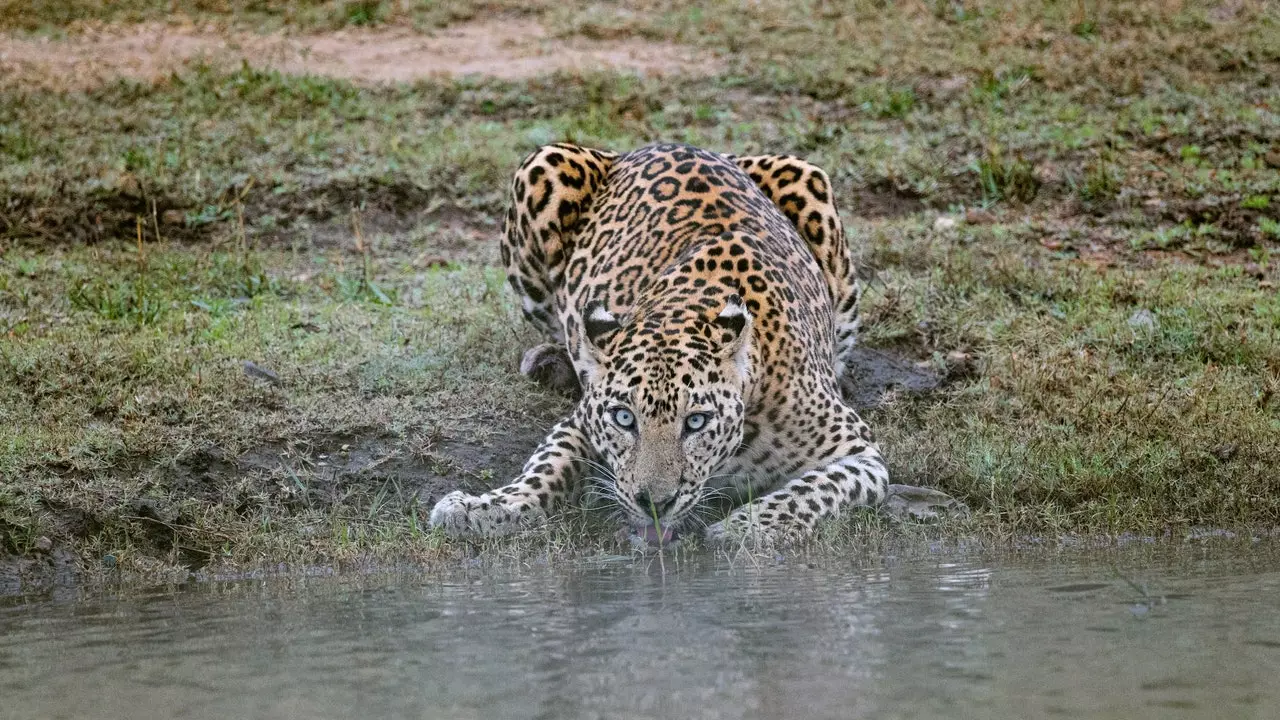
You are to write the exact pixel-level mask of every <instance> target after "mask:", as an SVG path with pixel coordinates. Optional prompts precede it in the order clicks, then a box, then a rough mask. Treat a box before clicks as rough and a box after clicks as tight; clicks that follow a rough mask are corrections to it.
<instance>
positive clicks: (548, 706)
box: [0, 543, 1280, 720]
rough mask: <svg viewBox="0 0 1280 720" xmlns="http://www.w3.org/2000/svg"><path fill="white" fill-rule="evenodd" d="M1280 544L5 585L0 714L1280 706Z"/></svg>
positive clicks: (1011, 712)
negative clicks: (86, 588)
mask: <svg viewBox="0 0 1280 720" xmlns="http://www.w3.org/2000/svg"><path fill="white" fill-rule="evenodd" d="M1278 559H1280V554H1278V553H1277V552H1276V548H1273V547H1271V546H1269V545H1268V544H1266V543H1260V544H1256V545H1253V546H1250V545H1249V544H1247V543H1243V544H1235V543H1231V544H1228V545H1226V546H1217V547H1208V548H1204V547H1197V548H1186V547H1183V548H1175V549H1165V548H1159V547H1135V548H1130V549H1128V550H1121V551H1108V552H1105V553H1093V554H1090V553H1086V552H1083V551H1073V552H1070V553H1056V554H1047V553H1039V554H1035V555H1030V556H1026V555H1014V554H1005V555H1002V556H983V555H959V556H956V555H948V556H936V557H934V556H929V555H928V554H927V553H926V554H925V556H924V557H914V558H888V559H884V560H878V561H873V562H866V561H863V562H861V563H859V562H855V561H839V560H826V561H818V562H816V563H815V564H813V565H812V566H811V565H810V564H807V563H805V562H801V561H797V560H787V561H783V562H769V563H765V564H763V565H747V564H744V563H738V564H735V565H730V564H727V563H724V562H721V561H714V560H701V561H695V562H692V563H684V564H682V565H681V566H679V567H673V566H672V565H671V564H670V563H668V564H667V565H666V567H665V568H663V567H662V566H660V565H658V564H657V563H647V562H646V563H620V564H604V565H594V566H586V567H582V568H578V569H574V570H555V571H553V570H546V569H542V570H532V571H525V572H522V573H520V574H511V573H507V574H496V573H492V572H474V571H473V572H471V573H470V574H467V575H462V574H460V575H458V576H456V577H453V578H450V579H449V580H448V581H443V582H442V581H441V580H440V579H439V578H438V577H426V576H412V575H409V576H405V575H400V576H381V577H363V578H337V579H334V578H328V579H311V580H293V581H280V580H276V581H267V582H261V581H259V582H238V583H205V584H200V585H196V586H193V587H189V588H184V589H180V590H173V589H171V590H167V591H164V592H157V591H151V592H148V593H145V594H138V593H136V592H135V593H130V594H127V595H126V594H122V595H121V596H119V597H105V598H98V599H92V600H83V601H78V602H63V603H44V604H23V605H13V604H10V606H8V607H4V608H0V717H3V718H88V717H92V718H146V717H156V718H218V719H220V720H222V719H227V718H292V717H298V718H308V719H313V720H322V719H324V718H392V717H413V718H435V717H439V718H560V717H566V718H591V717H625V718H628V719H639V718H663V719H664V720H672V719H675V718H858V717H875V718H979V717H981V718H1038V717H1068V718H1073V717H1076V718H1078V717H1090V718H1094V717H1096V718H1146V717H1150V718H1183V717H1188V718H1189V717H1214V718H1275V717H1280V612H1277V611H1278V610H1280V563H1278V562H1277V560H1278Z"/></svg>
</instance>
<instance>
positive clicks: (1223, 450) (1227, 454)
mask: <svg viewBox="0 0 1280 720" xmlns="http://www.w3.org/2000/svg"><path fill="white" fill-rule="evenodd" d="M1237 450H1238V448H1237V447H1236V446H1235V445H1233V444H1231V443H1227V444H1226V445H1219V446H1217V447H1215V448H1214V449H1213V451H1212V452H1213V456H1214V457H1216V458H1218V459H1219V460H1221V461H1222V462H1227V461H1228V460H1230V459H1231V458H1233V457H1235V456H1236V451H1237Z"/></svg>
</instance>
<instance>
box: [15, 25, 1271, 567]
mask: <svg viewBox="0 0 1280 720" xmlns="http://www.w3.org/2000/svg"><path fill="white" fill-rule="evenodd" d="M169 6H170V4H169V3H148V2H134V3H111V4H102V3H83V4H80V5H76V6H75V7H74V10H68V9H67V8H69V7H71V6H69V5H68V4H66V3H48V4H46V5H41V4H39V3H37V4H35V5H32V4H29V3H23V4H21V5H17V4H12V5H0V25H4V26H5V27H8V28H9V29H10V31H11V32H22V33H39V34H46V35H51V36H54V37H63V36H69V37H71V38H72V40H74V37H75V34H76V32H78V31H79V30H78V28H80V25H68V23H69V22H70V21H72V20H77V19H79V20H85V19H88V20H105V21H112V22H134V21H143V20H155V19H157V18H163V17H164V16H165V14H166V13H167V12H168V8H169ZM258 6H259V4H257V3H222V4H216V3H209V4H208V6H207V7H206V6H204V5H201V8H202V9H201V10H200V13H199V14H198V15H197V19H199V20H201V21H209V22H216V23H221V24H223V25H228V26H243V27H250V26H252V27H269V28H280V27H283V28H285V29H289V28H298V29H305V30H308V31H316V30H320V29H325V28H329V27H333V26H334V25H335V24H336V25H343V24H346V25H350V24H357V25H362V24H364V25H367V24H372V25H376V24H378V23H400V24H413V25H417V26H419V27H428V26H438V25H442V24H448V23H450V22H457V21H460V20H475V19H481V18H485V17H491V16H492V15H493V14H495V13H499V12H508V11H515V10H517V9H518V10H519V11H520V12H522V13H524V14H526V15H532V16H535V17H537V18H539V19H540V21H541V22H542V23H543V24H544V25H545V26H547V27H548V28H550V29H551V30H552V31H553V32H554V33H558V34H560V35H562V36H565V37H568V36H573V35H582V36H588V37H592V38H597V39H599V38H604V39H608V38H611V37H635V36H641V37H645V38H652V39H655V40H663V41H674V42H679V43H684V44H689V45H694V46H698V47H701V48H704V49H707V50H709V51H714V52H716V53H717V54H718V55H719V57H721V58H722V60H723V62H724V65H723V70H722V71H721V72H720V73H719V74H717V75H715V76H713V77H698V78H694V77H692V76H691V77H688V78H683V79H681V78H665V79H658V78H640V77H634V76H629V75H624V74H612V73H607V72H606V73H599V74H588V75H582V74H560V75H556V76H551V77H544V78H539V79H534V80H530V81H527V82H507V81H497V80H488V79H485V78H479V77H473V78H465V79H459V80H442V79H434V80H422V81H419V82H415V83H412V84H404V85H397V86H365V85H359V84H353V83H350V82H346V81H341V80H334V79H328V78H323V77H298V76H288V75H282V74H278V73H276V72H273V71H271V70H270V69H264V68H253V67H248V66H246V67H244V68H242V69H240V70H239V71H225V70H218V69H214V68H211V67H202V66H200V65H198V64H193V65H191V66H189V67H187V68H185V69H184V70H183V71H182V72H179V73H176V74H175V75H174V76H173V77H171V78H168V79H166V80H163V81H160V82H155V83H138V82H131V81H126V80H121V81H118V82H114V83H109V84H107V85H104V86H101V87H95V88H92V89H89V90H83V91H80V90H77V91H56V90H50V89H47V88H44V87H43V86H42V87H31V86H27V85H25V84H24V83H22V82H21V81H19V80H10V81H8V82H0V198H2V201H0V253H2V256H0V417H3V418H4V419H5V421H4V423H3V424H2V425H0V554H19V555H28V556H36V555H39V554H40V553H42V552H47V551H48V550H49V549H50V545H52V546H53V547H54V548H63V549H67V550H69V551H70V552H71V553H72V554H73V556H74V557H75V558H77V561H78V562H80V563H82V564H83V566H84V567H87V568H97V567H100V566H101V564H102V563H103V562H104V559H106V562H108V564H110V565H113V566H114V567H120V568H126V569H132V570H139V571H148V570H155V569H157V568H159V569H164V568H175V567H178V568H183V567H193V566H211V565H212V566H218V567H237V566H239V567H246V566H253V565H257V564H261V563H268V562H275V561H280V560H289V561H292V562H300V563H332V562H339V561H346V560H352V559H354V558H358V557H370V556H382V557H407V558H411V559H414V560H415V561H418V562H426V563H432V562H438V561H439V562H446V561H452V559H454V558H456V557H458V556H459V555H461V554H465V553H468V552H471V551H472V550H473V548H470V547H467V546H464V545H462V544H455V543H449V542H447V541H444V540H442V539H441V538H440V537H438V536H435V535H433V534H432V533H430V532H428V531H427V530H426V528H425V522H424V521H425V515H426V513H427V512H428V511H429V508H430V502H431V500H432V499H433V498H434V497H437V496H438V495H439V493H440V492H442V491H443V490H444V489H446V488H449V487H454V486H457V485H460V484H461V485H466V486H470V487H476V488H478V487H484V486H488V485H493V484H497V483H499V482H500V481H502V480H504V479H506V476H507V475H509V474H510V473H511V472H513V471H514V469H515V468H516V467H518V465H519V463H520V460H521V459H522V455H523V454H524V453H525V452H527V451H528V450H529V449H530V448H531V447H532V446H533V444H534V443H536V441H537V438H538V436H539V434H540V433H541V431H542V430H543V429H545V428H546V427H548V426H549V425H550V424H551V423H552V422H553V421H554V419H555V418H556V417H557V416H558V415H560V414H561V413H563V412H564V411H565V410H566V409H567V407H568V404H567V401H566V400H565V399H563V398H560V397H557V396H554V395H550V394H548V393H546V392H543V391H541V390H539V389H538V388H537V387H535V386H533V385H532V384H530V383H528V382H527V381H525V380H524V379H523V378H521V377H520V376H519V374H518V373H517V372H516V367H515V366H516V360H517V358H518V357H519V352H520V351H521V350H522V349H523V348H524V347H525V346H527V345H528V344H529V343H531V342H533V341H534V340H535V338H534V337H533V336H532V335H531V334H530V333H529V331H528V330H527V329H526V328H524V327H523V326H522V324H521V322H520V319H519V315H518V312H517V311H516V310H515V308H514V306H513V304H512V302H511V298H510V296H509V295H508V294H507V292H506V291H505V289H504V287H503V279H502V277H501V273H500V271H499V270H497V269H496V268H495V262H496V236H497V219H498V218H499V217H500V212H501V210H502V205H503V202H504V200H505V198H504V197H503V192H504V188H505V182H506V179H507V177H508V176H509V174H510V172H511V171H512V169H513V168H514V167H515V166H516V164H517V163H518V162H519V160H520V158H521V157H522V156H523V154H525V153H526V152H528V151H529V150H531V149H532V148H534V147H535V146H537V145H539V144H542V143H546V142H549V141H553V140H560V139H567V140H572V141H576V142H581V143H586V144H595V145H599V146H604V147H610V148H615V149H626V148H630V147H634V146H637V145H640V144H643V143H646V142H649V141H654V140H658V139H669V140H678V141H684V142H689V143H693V144H698V145H702V146H706V147H709V148H713V149H718V150H723V151H729V152H738V153H748V152H762V151H767V152H789V153H795V154H799V155H803V156H806V157H808V158H810V159H812V160H814V161H815V162H817V163H819V164H821V165H822V166H824V167H825V168H826V169H827V170H828V171H829V172H830V173H831V175H832V177H833V180H834V182H835V184H836V188H837V191H838V196H837V197H838V198H839V199H840V201H841V206H842V211H843V212H844V213H845V219H846V223H847V224H848V227H849V229H850V231H851V232H850V235H851V237H852V238H853V241H854V242H855V244H856V249H857V251H858V252H859V253H860V254H861V256H862V259H863V262H864V264H865V267H866V268H867V271H866V272H867V276H868V279H869V283H868V286H869V292H868V295H867V299H866V328H867V329H866V334H865V340H864V342H865V343H866V344H867V345H868V346H872V347H876V348H882V349H889V350H892V351H894V352H896V353H899V354H901V355H905V356H907V357H910V358H912V359H913V360H915V361H919V362H922V363H927V364H930V365H931V366H932V368H933V369H934V370H935V371H937V372H938V373H940V374H941V375H943V376H945V377H946V378H947V382H946V384H945V385H944V386H943V387H942V388H941V389H939V390H937V391H934V392H932V393H928V394H923V395H911V394H906V393H899V394H890V396H888V397H886V398H885V399H884V402H883V403H881V404H880V406H879V407H877V408H875V409H873V410H871V411H869V412H868V413H867V415H868V416H869V420H870V422H871V423H872V426H873V427H874V428H875V429H876V430H877V432H878V435H879V437H880V439H881V443H882V446H883V448H884V450H885V453H886V455H887V458H888V461H889V463H890V466H891V471H892V472H893V474H894V476H895V480H896V481H898V482H907V483H911V484H917V485H931V486H935V487H938V488H940V489H942V490H945V491H947V492H949V493H952V494H954V495H955V496H957V497H958V498H960V499H962V500H964V501H965V502H966V503H968V504H969V505H970V506H971V507H972V508H973V510H974V514H973V516H972V517H971V518H970V519H969V520H967V521H964V522H963V523H959V524H957V525H956V526H954V527H953V528H952V531H954V532H963V533H982V534H986V535H991V536H996V537H1017V536H1022V535H1026V534H1039V535H1055V534H1117V533H1123V532H1138V533H1152V534H1162V533H1165V532H1168V531H1173V532H1175V533H1177V532H1180V531H1182V530H1183V529H1186V528H1189V527H1191V526H1197V525H1212V526H1219V527H1237V526H1268V527H1269V526H1271V525H1273V524H1275V523H1276V522H1277V520H1280V397H1278V395H1280V291H1278V290H1277V285H1278V284H1280V221H1278V220H1277V218H1278V217H1280V210H1278V209H1280V169H1278V168H1280V107H1277V105H1276V97H1277V87H1276V84H1275V82H1276V80H1275V79H1276V78H1277V77H1280V17H1278V16H1277V13H1276V10H1275V6H1274V5H1273V4H1269V3H1265V2H1248V1H1240V2H1230V3H1226V2H1224V3H1205V2H1191V1H1187V2H1159V1H1156V0H1150V1H1135V2H1129V3H1101V2H1085V1H1083V0H1082V1H1081V2H1078V3H1077V2H1044V3H1039V2H1036V3H1010V4H1004V3H994V2H964V3H959V2H938V3H932V2H926V3H900V4H897V3H874V2H813V3H804V2H802V3H730V2H696V3H665V2H641V3H631V4H629V5H628V6H627V7H623V6H619V5H617V4H604V3H554V4H552V3H542V4H539V3H532V4H529V3H522V4H521V5H520V7H519V8H515V7H514V6H513V7H511V8H507V7H505V6H504V5H502V4H501V3H497V4H495V3H470V2H456V3H446V4H434V3H432V4H423V5H422V7H421V8H420V7H419V6H418V5H417V4H414V3H379V2H370V3H298V4H296V7H295V6H292V5H289V6H286V7H287V8H292V9H291V10H281V11H278V12H273V13H269V14H268V13H265V12H264V11H261V10H259V9H257V8H258ZM42 8H43V9H42ZM939 217H944V218H945V219H944V220H943V221H942V222H938V221H937V218H939ZM951 220H957V221H958V222H954V223H952V222H950V221H951ZM245 361H249V362H251V363H252V365H250V366H248V367H247V368H246V366H245ZM263 368H265V370H262V369H263ZM855 517H856V519H855V520H853V521H851V522H848V523H844V524H842V525H841V526H840V527H836V528H832V529H830V530H829V531H828V534H827V536H826V541H827V542H830V543H833V544H835V545H837V546H838V545H839V544H841V543H844V544H846V545H847V544H850V543H864V542H868V541H869V539H870V538H871V537H872V536H875V535H877V534H878V533H883V532H884V531H885V529H886V528H885V526H884V525H883V524H881V523H879V522H877V521H868V519H867V518H866V517H865V516H860V515H857V516H855ZM583 523H588V524H589V523H590V521H589V520H586V519H579V520H574V521H572V522H569V523H567V524H563V525H560V526H558V529H552V530H548V531H547V532H544V533H540V534H538V535H537V536H536V537H533V538H531V539H532V540H533V541H534V542H530V543H521V542H517V543H511V542H506V543H496V544H492V545H490V546H487V547H486V549H484V552H486V553H490V554H493V555H494V556H496V557H506V556H511V555H512V554H514V555H516V556H520V555H522V554H527V553H530V552H535V553H537V554H542V553H545V552H547V551H548V549H549V548H550V549H551V550H552V551H553V554H554V553H555V552H561V551H563V552H564V553H569V552H570V549H571V548H578V549H579V550H581V549H583V548H586V549H587V551H589V552H595V551H597V550H598V551H601V552H605V551H609V550H608V548H609V546H610V545H611V543H612V535H611V533H610V532H608V531H607V530H599V529H597V530H599V531H598V532H597V531H590V532H589V531H587V530H586V529H585V528H586V527H588V526H587V525H583Z"/></svg>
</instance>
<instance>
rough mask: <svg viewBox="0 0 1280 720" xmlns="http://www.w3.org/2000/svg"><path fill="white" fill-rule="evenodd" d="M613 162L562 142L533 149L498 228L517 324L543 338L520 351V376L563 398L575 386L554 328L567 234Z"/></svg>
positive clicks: (568, 249)
mask: <svg viewBox="0 0 1280 720" xmlns="http://www.w3.org/2000/svg"><path fill="white" fill-rule="evenodd" d="M615 157H616V155H615V154H614V153H610V152H605V151H601V150H593V149H590V148H583V147H578V146H576V145H568V144H556V145H548V146H545V147H542V148H539V149H538V150H537V151H536V152H534V153H533V154H532V155H530V156H529V157H527V158H525V161H524V162H523V163H521V165H520V168H519V169H518V170H517V171H516V174H515V177H514V178H512V181H511V205H510V208H509V209H508V211H507V216H506V220H505V222H504V223H503V230H502V244H501V252H502V264H503V266H504V267H505V269H506V272H507V282H508V283H510V285H511V288H512V289H513V290H514V291H515V293H516V297H517V298H519V300H520V309H521V311H522V312H523V313H524V316H525V319H527V320H528V321H529V322H530V323H531V324H532V325H533V326H534V327H536V328H537V329H538V330H539V331H540V332H541V333H542V334H543V336H544V337H545V338H546V342H544V343H542V344H540V345H536V346H534V347H532V348H530V349H528V350H527V351H525V353H524V357H522V358H521V360H520V372H522V373H524V374H525V375H527V376H529V377H530V378H532V379H533V380H535V381H537V382H540V383H542V384H544V385H547V386H550V387H552V388H554V389H557V390H559V391H561V392H566V393H570V394H573V393H577V392H578V391H579V386H578V378H577V375H576V374H575V373H574V371H573V364H572V362H571V361H570V359H569V353H568V352H567V351H566V350H565V346H564V343H565V337H564V328H562V327H561V326H560V311H561V309H562V308H561V307H559V304H560V303H562V302H563V301H564V293H563V292H562V290H563V283H564V274H565V270H566V268H567V266H568V263H569V258H570V257H571V256H572V255H573V244H574V233H575V231H576V230H577V229H578V226H579V223H580V222H581V221H582V220H583V218H584V216H585V215H586V214H587V212H588V211H589V210H590V208H591V203H592V201H593V199H594V198H595V194H596V192H597V190H598V189H599V188H600V187H601V186H602V185H603V184H604V179H605V176H606V175H608V172H609V167H610V166H611V165H612V164H613V160H614V158H615Z"/></svg>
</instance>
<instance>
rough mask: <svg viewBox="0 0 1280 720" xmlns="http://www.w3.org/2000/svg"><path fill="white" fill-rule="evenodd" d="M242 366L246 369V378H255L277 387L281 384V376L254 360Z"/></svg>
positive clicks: (245, 362)
mask: <svg viewBox="0 0 1280 720" xmlns="http://www.w3.org/2000/svg"><path fill="white" fill-rule="evenodd" d="M242 365H243V367H244V374H245V376H246V377H250V378H253V379H254V380H265V381H267V382H269V383H272V384H275V385H279V384H280V376H279V375H278V374H277V373H276V371H275V370H272V369H271V368H265V367H262V366H261V365H259V364H257V363H255V362H253V361H252V360H245V361H244V362H243V363H242Z"/></svg>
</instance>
